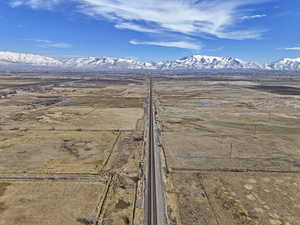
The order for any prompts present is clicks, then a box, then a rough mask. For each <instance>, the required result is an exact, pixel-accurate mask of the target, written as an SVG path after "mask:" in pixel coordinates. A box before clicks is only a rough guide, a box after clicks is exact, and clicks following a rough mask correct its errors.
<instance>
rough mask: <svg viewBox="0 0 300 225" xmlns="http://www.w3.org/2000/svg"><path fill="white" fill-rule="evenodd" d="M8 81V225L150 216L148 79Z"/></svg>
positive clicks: (4, 183) (4, 186)
mask: <svg viewBox="0 0 300 225" xmlns="http://www.w3.org/2000/svg"><path fill="white" fill-rule="evenodd" d="M0 83H1V85H0V97H1V98H0V154H1V157H0V218H1V219H0V224H1V225H2V224H3V225H4V224H5V225H9V224H14V225H15V224H20V225H26V224H28V225H29V224H45V225H46V224H49V225H50V224H57V225H60V224H61V225H68V224H70V225H71V224H72V225H73V224H74V225H75V224H78V225H80V224H83V225H87V224H96V223H97V224H112V223H113V224H116V225H117V224H120V225H121V224H130V223H132V221H133V220H135V221H141V220H142V219H143V210H142V204H139V206H138V207H137V206H136V202H137V201H138V200H139V199H141V198H142V192H141V185H142V182H141V179H140V169H141V161H142V160H143V158H142V157H143V154H144V153H143V151H144V144H143V133H144V118H143V117H144V101H145V98H146V94H145V93H146V86H145V84H144V82H143V81H140V80H137V79H134V78H132V77H126V78H124V79H123V78H117V79H115V78H113V80H112V79H110V78H103V76H101V79H100V78H99V77H97V76H96V77H95V76H90V77H89V76H85V77H84V78H82V77H81V76H76V75H74V76H66V77H64V76H58V75H55V76H52V75H49V74H48V75H37V74H34V75H30V74H28V75H24V76H21V75H20V76H19V75H11V76H9V75H6V76H5V75H2V76H0ZM139 201H141V200H139Z"/></svg>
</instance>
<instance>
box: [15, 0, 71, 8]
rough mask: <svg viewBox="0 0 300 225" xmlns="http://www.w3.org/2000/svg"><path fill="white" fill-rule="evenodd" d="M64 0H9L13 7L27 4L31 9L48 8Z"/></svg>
mask: <svg viewBox="0 0 300 225" xmlns="http://www.w3.org/2000/svg"><path fill="white" fill-rule="evenodd" d="M64 1H65V0H11V6H12V7H14V8H15V7H18V6H21V5H27V6H30V7H31V8H33V9H37V8H46V9H50V8H53V7H54V6H56V5H57V4H59V3H61V2H64Z"/></svg>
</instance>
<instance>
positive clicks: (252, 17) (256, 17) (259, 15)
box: [242, 14, 267, 20]
mask: <svg viewBox="0 0 300 225" xmlns="http://www.w3.org/2000/svg"><path fill="white" fill-rule="evenodd" d="M266 16H267V15H266V14H257V15H251V16H242V20H251V19H258V18H262V17H266Z"/></svg>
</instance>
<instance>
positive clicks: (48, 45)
mask: <svg viewBox="0 0 300 225" xmlns="http://www.w3.org/2000/svg"><path fill="white" fill-rule="evenodd" d="M34 41H35V42H37V43H39V44H38V47H41V48H72V45H71V44H68V43H63V42H55V41H50V40H39V39H38V40H34Z"/></svg>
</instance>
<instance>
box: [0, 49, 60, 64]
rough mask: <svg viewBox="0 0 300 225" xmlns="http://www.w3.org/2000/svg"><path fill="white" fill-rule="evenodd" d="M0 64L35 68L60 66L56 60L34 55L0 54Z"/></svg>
mask: <svg viewBox="0 0 300 225" xmlns="http://www.w3.org/2000/svg"><path fill="white" fill-rule="evenodd" d="M0 63H1V64H5V65H10V64H22V65H26V64H27V65H35V66H61V65H62V62H60V61H59V60H57V59H54V58H50V57H46V56H40V55H35V54H26V53H15V52H0Z"/></svg>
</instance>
